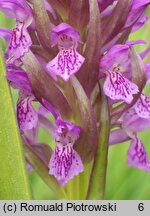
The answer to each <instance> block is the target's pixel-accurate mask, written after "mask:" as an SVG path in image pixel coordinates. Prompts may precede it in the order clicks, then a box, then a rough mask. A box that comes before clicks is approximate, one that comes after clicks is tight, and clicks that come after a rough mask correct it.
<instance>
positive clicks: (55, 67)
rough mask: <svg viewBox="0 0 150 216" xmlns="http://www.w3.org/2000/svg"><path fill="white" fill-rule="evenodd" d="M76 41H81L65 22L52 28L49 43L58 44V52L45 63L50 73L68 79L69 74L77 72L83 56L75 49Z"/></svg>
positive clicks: (77, 34)
mask: <svg viewBox="0 0 150 216" xmlns="http://www.w3.org/2000/svg"><path fill="white" fill-rule="evenodd" d="M77 42H80V43H81V42H82V41H81V39H80V35H79V33H78V32H77V31H76V30H75V29H74V28H72V27H71V26H70V25H68V24H66V23H61V24H59V25H58V26H56V27H54V28H53V29H52V33H51V45H52V46H55V45H56V44H57V45H58V49H59V53H58V55H57V56H56V57H55V58H54V59H52V60H51V61H50V62H49V63H48V64H47V69H48V71H49V72H50V73H53V74H54V75H57V76H60V77H61V78H62V79H63V80H64V81H68V80H69V78H70V76H71V75H73V74H75V73H76V72H78V70H79V69H80V67H81V66H82V64H83V62H84V57H83V56H82V55H80V54H79V53H78V51H77Z"/></svg>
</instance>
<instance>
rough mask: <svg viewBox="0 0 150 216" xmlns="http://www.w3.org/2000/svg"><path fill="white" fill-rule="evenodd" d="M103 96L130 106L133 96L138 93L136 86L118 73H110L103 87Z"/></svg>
mask: <svg viewBox="0 0 150 216" xmlns="http://www.w3.org/2000/svg"><path fill="white" fill-rule="evenodd" d="M103 89H104V92H105V94H106V95H107V96H108V97H110V98H111V99H113V100H123V101H125V102H126V103H128V104H130V103H131V102H132V100H133V94H137V93H138V86H137V85H136V84H134V83H132V82H130V81H129V80H128V79H126V78H125V77H124V76H123V74H121V73H120V72H119V71H111V72H109V74H108V75H107V77H106V80H105V83H104V86H103Z"/></svg>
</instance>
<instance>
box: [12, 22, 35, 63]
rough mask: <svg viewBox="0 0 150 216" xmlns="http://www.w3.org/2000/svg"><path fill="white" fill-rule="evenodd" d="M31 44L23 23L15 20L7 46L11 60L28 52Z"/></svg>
mask: <svg viewBox="0 0 150 216" xmlns="http://www.w3.org/2000/svg"><path fill="white" fill-rule="evenodd" d="M31 45H32V41H31V38H30V35H29V34H28V32H27V29H26V26H25V23H23V22H19V21H17V23H16V26H15V28H14V29H13V32H12V36H11V40H10V44H9V47H8V55H9V56H10V58H11V62H12V61H14V60H16V59H18V58H20V57H22V56H23V55H24V54H25V53H26V52H28V51H29V48H30V46H31Z"/></svg>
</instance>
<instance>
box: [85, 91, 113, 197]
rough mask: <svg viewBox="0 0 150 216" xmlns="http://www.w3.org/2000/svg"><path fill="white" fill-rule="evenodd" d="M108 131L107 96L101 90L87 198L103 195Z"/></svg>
mask: <svg viewBox="0 0 150 216" xmlns="http://www.w3.org/2000/svg"><path fill="white" fill-rule="evenodd" d="M109 131H110V123H109V109H108V104H107V98H106V96H105V95H104V93H103V91H101V112H100V135H99V144H98V148H97V151H96V154H95V158H94V163H93V168H92V172H91V176H90V182H89V188H88V193H87V199H92V200H93V199H97V200H103V199H104V196H105V184H106V171H107V156H108V140H109Z"/></svg>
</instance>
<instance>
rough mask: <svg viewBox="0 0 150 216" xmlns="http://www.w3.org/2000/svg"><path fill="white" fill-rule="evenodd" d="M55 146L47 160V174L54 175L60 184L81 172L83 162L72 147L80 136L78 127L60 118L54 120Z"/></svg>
mask: <svg viewBox="0 0 150 216" xmlns="http://www.w3.org/2000/svg"><path fill="white" fill-rule="evenodd" d="M53 136H54V139H55V143H56V147H55V149H54V152H53V154H52V156H51V159H50V162H49V168H50V171H49V174H50V175H54V176H55V177H56V179H57V180H58V181H59V182H60V184H62V185H65V184H66V183H67V182H68V180H70V179H72V178H73V177H74V176H76V175H78V174H79V173H81V172H83V169H84V168H83V164H82V161H81V159H80V156H79V155H78V153H77V152H76V151H75V150H74V149H73V145H74V143H75V141H76V140H77V139H78V138H79V136H80V127H78V126H76V125H75V124H73V123H70V122H67V121H64V120H63V119H61V118H58V119H57V120H56V130H55V131H54V135H53Z"/></svg>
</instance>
